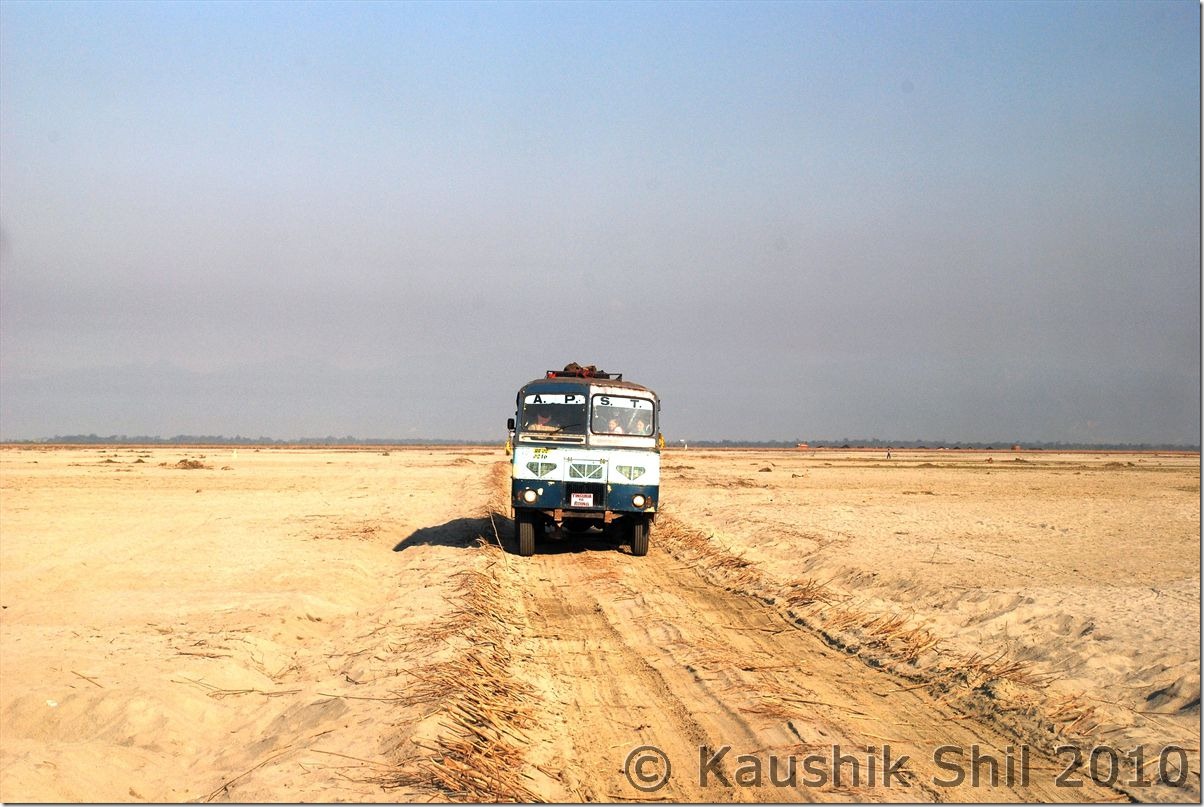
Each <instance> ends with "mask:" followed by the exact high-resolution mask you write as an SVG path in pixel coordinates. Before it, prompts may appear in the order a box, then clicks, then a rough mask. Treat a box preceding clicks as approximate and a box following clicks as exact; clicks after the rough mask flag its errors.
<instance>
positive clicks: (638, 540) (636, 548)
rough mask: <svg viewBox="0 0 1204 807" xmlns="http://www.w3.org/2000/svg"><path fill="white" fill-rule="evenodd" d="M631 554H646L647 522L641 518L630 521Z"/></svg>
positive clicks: (640, 555)
mask: <svg viewBox="0 0 1204 807" xmlns="http://www.w3.org/2000/svg"><path fill="white" fill-rule="evenodd" d="M630 530H631V533H630V534H631V554H633V555H635V556H636V557H637V558H642V557H643V556H644V555H647V554H648V522H647V521H645V520H643V519H642V518H635V519H632V521H631V528H630Z"/></svg>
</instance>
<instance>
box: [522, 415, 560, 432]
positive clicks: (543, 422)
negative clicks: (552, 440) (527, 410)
mask: <svg viewBox="0 0 1204 807" xmlns="http://www.w3.org/2000/svg"><path fill="white" fill-rule="evenodd" d="M557 428H558V427H557V426H556V424H555V423H553V422H552V416H551V415H550V414H547V413H545V412H539V413H537V414H536V415H535V420H534V421H532V422H531V423H528V424H527V430H528V431H533V432H554V431H556V430H557Z"/></svg>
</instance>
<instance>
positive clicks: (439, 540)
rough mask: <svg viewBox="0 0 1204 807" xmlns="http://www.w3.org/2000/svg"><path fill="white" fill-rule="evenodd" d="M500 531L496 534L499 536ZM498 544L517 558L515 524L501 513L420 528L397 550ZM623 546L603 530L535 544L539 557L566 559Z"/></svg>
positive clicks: (543, 537)
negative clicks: (582, 553)
mask: <svg viewBox="0 0 1204 807" xmlns="http://www.w3.org/2000/svg"><path fill="white" fill-rule="evenodd" d="M495 529H496V533H495ZM478 539H480V540H482V541H487V542H489V543H494V542H495V541H500V542H501V544H502V548H503V549H505V551H506V552H508V553H510V554H512V555H517V554H518V542H517V541H516V540H515V538H514V521H513V520H511V519H509V518H507V517H506V516H504V515H501V514H500V513H493V514H492V518H490V516H488V515H486V516H482V517H480V518H457V519H453V520H451V521H448V522H447V523H445V524H439V525H436V526H433V527H419V528H418V529H416V530H414V531H413V532H412V533H410V534H409V535H407V536H406V537H405V538H402V539H401V540H400V541H398V542H397V544H396V545H395V546H394V547H393V551H394V552H402V551H404V550H406V549H409V548H410V547H414V546H446V547H450V548H452V549H472V548H474V547H476V546H477V540H478ZM618 549H619V544H618V542H617V541H616V540H614V539H613V538H611V537H610V536H609V535H608V534H606V533H604V532H602V531H601V530H597V529H592V530H589V531H587V532H583V533H577V534H570V533H566V532H561V531H559V530H553V531H551V532H545V533H541V534H540V535H539V536H538V538H537V539H536V541H535V554H537V555H563V554H573V553H578V552H614V551H616V550H618Z"/></svg>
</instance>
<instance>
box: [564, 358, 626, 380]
mask: <svg viewBox="0 0 1204 807" xmlns="http://www.w3.org/2000/svg"><path fill="white" fill-rule="evenodd" d="M547 377H548V378H608V379H614V380H615V381H622V380H623V374H622V373H608V372H606V371H604V370H599V369H598V368H597V367H595V366H594V365H592V364H587V365H585V366H582V365H580V364H578V363H577V362H575V361H574V362H569V363H568V364H566V365H565V366H564V369H563V370H548V374H547Z"/></svg>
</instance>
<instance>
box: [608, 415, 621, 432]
mask: <svg viewBox="0 0 1204 807" xmlns="http://www.w3.org/2000/svg"><path fill="white" fill-rule="evenodd" d="M606 431H608V432H609V433H611V434H622V433H623V427H622V426H620V425H619V421H618V420H616V419H615V418H611V419H610V423H608V424H606Z"/></svg>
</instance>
